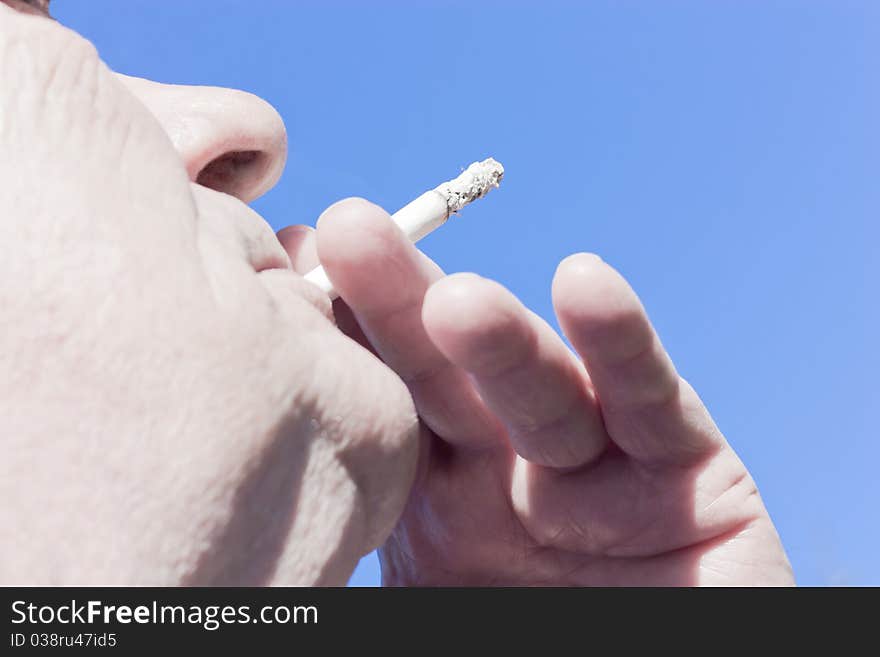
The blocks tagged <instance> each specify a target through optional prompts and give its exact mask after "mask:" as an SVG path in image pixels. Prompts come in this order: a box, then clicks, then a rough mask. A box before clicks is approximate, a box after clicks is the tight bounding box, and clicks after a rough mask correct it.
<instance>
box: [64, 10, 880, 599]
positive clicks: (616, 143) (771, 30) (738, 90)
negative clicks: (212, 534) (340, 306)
mask: <svg viewBox="0 0 880 657" xmlns="http://www.w3.org/2000/svg"><path fill="white" fill-rule="evenodd" d="M53 4H54V5H55V14H56V16H57V17H58V18H59V19H60V20H62V21H63V22H65V23H67V24H68V25H70V26H71V27H73V28H75V29H77V30H78V31H80V32H82V33H83V34H84V35H86V36H87V37H88V38H90V39H91V40H92V41H93V42H94V43H95V44H96V45H97V46H98V49H99V50H100V52H101V53H102V55H103V57H104V58H105V60H106V61H107V62H108V63H109V64H110V65H111V66H112V67H113V68H115V69H117V70H119V71H122V72H125V73H129V74H132V75H139V76H144V77H148V78H152V79H157V80H161V81H167V82H177V83H191V84H213V85H224V86H231V87H239V88H242V89H246V90H248V91H252V92H254V93H256V94H259V95H261V96H263V97H265V98H266V99H268V100H269V101H270V102H272V103H273V104H274V105H275V106H276V107H277V108H278V110H279V111H280V113H281V114H282V116H283V117H284V119H285V120H286V122H287V127H288V131H289V134H290V143H291V155H290V160H289V164H288V167H287V171H286V173H285V175H284V177H283V179H282V180H281V183H280V184H279V186H278V187H277V188H276V189H275V190H274V191H272V192H270V193H269V194H268V195H267V196H266V197H264V198H263V199H261V200H259V201H258V202H257V203H256V204H255V206H256V208H257V209H258V210H259V211H260V212H261V213H263V214H264V216H265V217H267V219H268V220H269V221H270V222H271V223H272V225H273V226H274V227H275V228H280V227H282V226H284V225H287V224H289V223H312V224H313V223H314V221H315V219H316V218H317V216H318V215H319V213H320V212H321V210H322V209H323V208H324V207H326V206H327V205H328V204H330V203H331V202H333V201H335V200H337V199H339V198H341V197H345V196H351V195H359V196H364V197H367V198H369V199H371V200H373V201H375V202H377V203H380V204H381V205H383V206H385V207H386V208H388V209H389V210H392V211H393V210H395V209H397V208H398V207H400V206H401V205H403V204H404V203H405V202H407V201H408V200H410V198H411V197H412V196H413V195H414V194H415V193H417V192H420V191H422V190H423V189H425V188H427V187H429V186H433V185H434V184H436V183H438V182H439V181H441V180H444V179H446V178H448V177H450V175H452V174H455V173H456V172H457V171H458V170H459V168H460V167H462V166H465V165H467V164H468V163H470V162H471V161H473V160H477V159H481V158H483V157H486V156H488V155H492V156H494V157H496V158H497V159H499V160H500V161H501V162H503V163H504V165H505V167H506V169H507V176H506V178H505V182H504V184H503V186H502V188H501V190H499V191H496V192H494V193H493V194H491V195H490V196H489V197H488V198H487V199H485V201H482V202H480V203H479V204H478V205H476V206H474V207H471V208H468V209H467V210H466V211H465V212H464V214H463V215H462V216H461V217H460V218H458V219H456V220H455V221H452V222H450V224H448V226H447V227H445V228H444V229H442V230H440V231H438V232H437V233H435V234H434V235H432V236H430V237H429V238H427V239H426V240H425V241H424V242H422V243H421V244H422V246H423V248H424V250H425V251H426V252H427V253H428V254H430V255H431V256H432V257H433V258H435V259H436V260H437V261H439V262H440V264H441V265H443V266H444V267H445V268H446V269H447V270H448V271H478V272H480V273H481V274H483V275H486V276H489V277H493V278H495V279H497V280H499V281H501V282H502V283H504V284H505V285H506V286H508V287H509V288H511V289H512V290H513V291H514V292H516V293H517V294H518V295H519V296H520V297H521V298H522V299H523V300H524V301H525V302H526V303H527V304H529V305H530V306H531V307H532V308H534V309H535V310H536V311H537V312H539V313H540V314H542V315H543V316H545V317H547V318H549V319H551V320H552V313H551V306H550V299H549V284H550V280H551V277H552V275H553V271H554V269H555V266H556V264H557V262H558V261H559V260H560V259H561V258H563V257H564V256H565V255H567V254H569V253H572V252H575V251H595V252H597V253H599V254H601V255H602V257H603V258H605V259H606V260H607V261H609V262H610V263H612V264H613V265H615V266H616V267H617V268H618V269H620V271H622V272H623V273H624V275H625V276H627V277H628V279H629V280H630V281H631V282H632V284H633V286H634V287H635V288H636V290H637V291H638V292H639V293H640V295H641V297H642V299H643V300H644V302H645V305H646V306H647V308H648V310H649V312H650V314H651V316H652V318H653V320H654V322H655V324H656V326H657V327H658V329H659V331H660V333H661V336H662V337H663V339H664V341H665V343H666V345H667V347H668V349H669V351H670V352H671V354H672V356H673V358H674V360H675V361H676V363H677V365H678V367H679V369H680V371H681V372H682V374H683V375H684V376H685V377H687V378H688V379H689V380H690V381H691V382H692V383H693V384H694V386H695V387H696V388H697V390H698V391H699V392H700V393H701V394H702V396H703V398H704V400H705V401H706V403H707V404H708V406H709V408H710V409H711V410H712V413H713V415H714V417H715V419H716V420H717V422H718V424H719V425H720V426H721V428H722V430H723V431H724V432H725V434H726V435H727V437H728V440H729V441H730V442H731V443H732V444H733V446H734V447H735V448H736V450H737V451H738V452H739V453H740V455H741V456H742V458H743V460H744V461H745V462H746V464H747V465H748V466H749V468H750V469H751V471H752V473H753V475H754V476H755V478H756V480H757V482H758V484H759V487H760V489H761V492H762V494H763V497H764V499H765V501H766V503H767V506H768V507H769V509H770V513H771V515H772V516H773V518H774V520H775V522H776V524H777V527H778V528H779V531H780V533H781V535H782V538H783V542H784V544H785V546H786V548H787V550H788V554H789V556H790V558H791V560H792V562H793V564H794V568H795V572H796V574H797V577H798V580H799V582H800V583H801V584H812V585H825V584H874V585H878V584H880V562H878V556H877V555H878V554H880V522H878V520H880V513H878V509H877V507H878V503H880V477H878V475H877V473H878V462H880V442H878V430H877V424H876V423H877V413H878V410H880V394H878V388H877V386H878V372H880V349H878V346H877V337H878V335H880V294H878V291H880V290H878V288H880V285H878V281H880V265H878V260H880V257H878V256H880V84H878V79H880V78H878V72H880V71H878V69H880V3H878V2H875V1H874V0H864V1H862V2H855V1H849V0H826V1H825V2H819V1H811V0H800V1H791V2H779V1H773V0H751V1H749V0H729V1H722V0H718V1H712V2H707V1H705V0H693V1H691V2H682V1H670V2H661V1H659V0H658V1H656V2H655V1H651V2H647V1H644V2H635V1H631V2H625V1H618V2H610V1H606V2H587V1H586V0H585V1H583V2H571V3H560V2H557V3H554V2H552V1H547V0H544V1H542V2H535V3H516V2H480V1H479V0H472V1H471V2H436V3H427V2H415V1H410V2H402V1H401V2H397V3H384V4H383V3H378V2H366V1H365V2H360V3H353V2H352V3H347V4H346V3H339V2H330V1H325V2H310V3H301V2H296V1H294V0H286V1H285V0H263V1H258V0H248V1H245V0H237V1H236V0H186V1H184V2H171V1H165V2H156V1H155V0H126V1H125V2H119V0H54V1H53ZM378 581H379V573H378V565H377V561H376V559H375V555H370V556H369V557H367V558H366V559H364V561H363V562H362V563H361V565H360V567H359V568H358V570H357V571H356V573H355V575H354V577H353V578H352V584H376V583H378Z"/></svg>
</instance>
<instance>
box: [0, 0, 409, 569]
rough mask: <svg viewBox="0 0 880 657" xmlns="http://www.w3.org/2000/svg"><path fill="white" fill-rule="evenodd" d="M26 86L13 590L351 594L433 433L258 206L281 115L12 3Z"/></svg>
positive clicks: (12, 252) (10, 111)
mask: <svg viewBox="0 0 880 657" xmlns="http://www.w3.org/2000/svg"><path fill="white" fill-rule="evenodd" d="M0 79H2V80H3V87H2V89H0V180H2V181H3V188H2V191H0V236H2V237H0V240H2V243H3V244H5V245H6V249H5V252H4V256H3V258H0V281H2V284H0V322H2V328H0V447H2V453H3V458H2V459H0V500H3V503H2V504H0V526H3V527H4V540H3V558H2V559H0V581H2V582H3V583H4V584H27V585H39V584H42V585H47V584H56V585H58V584H93V585H95V584H112V585H118V584H152V585H177V584H193V585H195V584H235V585H238V584H276V583H286V584H293V583H295V584H336V585H339V584H344V583H345V582H346V581H347V579H348V577H349V575H350V574H351V572H352V570H353V568H354V566H355V564H356V563H357V560H358V559H359V558H360V556H362V555H363V554H364V553H366V552H368V551H369V550H371V549H374V548H375V547H377V546H378V545H379V544H381V543H382V542H383V541H384V539H385V537H386V536H387V535H388V532H389V531H390V530H391V528H392V527H393V525H394V523H395V522H396V520H397V518H398V516H399V513H400V511H401V509H402V508H403V505H404V503H405V500H406V496H407V494H408V492H409V487H410V484H411V481H412V478H413V476H414V472H415V465H416V453H417V449H416V447H417V446H416V441H415V438H416V416H415V412H414V409H413V406H412V401H411V399H410V396H409V394H408V393H407V391H406V389H405V387H404V386H403V384H402V383H401V382H400V381H399V379H398V378H397V377H396V376H395V375H394V374H393V373H392V372H391V371H390V370H388V368H386V367H385V366H384V365H383V364H382V363H381V362H380V361H379V360H378V359H376V358H375V357H374V356H373V355H372V354H370V353H369V352H368V351H367V350H365V349H363V348H362V347H360V346H359V345H357V344H356V343H355V342H353V341H352V340H350V339H348V338H347V337H345V336H344V335H342V333H340V331H338V330H337V329H336V327H335V326H334V325H333V323H332V321H331V318H330V304H329V301H328V300H327V299H326V297H325V296H323V295H321V294H320V293H319V292H318V291H317V290H316V289H315V288H313V287H312V286H311V285H309V284H307V283H306V282H304V281H303V280H302V278H301V277H300V276H298V275H297V274H295V273H294V272H293V271H292V270H291V267H290V261H289V258H288V256H287V254H286V253H285V251H284V250H283V249H282V248H281V246H280V244H279V243H278V241H277V239H276V238H275V236H274V235H273V233H272V231H271V229H270V228H269V226H268V224H266V222H264V221H263V220H262V219H261V218H260V217H259V216H257V215H256V213H254V212H252V211H251V210H249V209H248V208H247V207H246V206H245V205H244V203H242V202H241V200H243V201H249V200H251V199H252V198H254V197H255V196H257V195H259V194H260V193H262V192H263V191H265V190H266V189H267V188H268V187H270V186H271V185H272V184H274V182H275V180H277V177H278V175H280V170H281V167H282V165H283V162H284V156H285V133H284V127H283V124H282V123H281V121H280V119H279V118H278V116H277V114H276V113H275V112H274V110H272V109H271V108H270V107H269V106H268V105H267V104H266V103H264V102H262V101H259V100H258V99H256V98H254V97H252V96H249V95H247V94H243V93H241V92H234V91H231V90H222V89H212V88H205V87H172V86H167V85H159V84H155V83H151V82H147V81H143V80H137V79H134V78H117V77H115V76H114V75H113V74H112V73H110V71H109V70H107V68H106V67H105V66H104V65H103V63H101V61H100V60H99V58H98V56H97V54H96V53H95V51H94V49H93V48H92V46H91V45H90V44H88V43H87V42H86V41H85V40H83V39H82V38H80V37H79V36H78V35H76V34H75V33H73V32H71V31H69V30H67V29H65V28H63V27H61V26H59V25H58V24H56V23H53V22H51V21H49V20H46V19H45V18H39V17H36V16H25V15H23V14H20V13H16V12H15V11H13V10H12V9H10V8H9V7H7V6H5V5H3V4H0ZM148 108H149V110H148ZM208 187H211V188H213V189H209V188H208ZM224 192H227V193H224ZM230 194H231V195H230ZM233 195H234V196H237V197H238V198H239V199H241V200H238V199H236V198H234V197H233ZM293 255H294V257H296V254H295V252H294V253H293Z"/></svg>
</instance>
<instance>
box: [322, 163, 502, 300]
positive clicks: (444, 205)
mask: <svg viewBox="0 0 880 657" xmlns="http://www.w3.org/2000/svg"><path fill="white" fill-rule="evenodd" d="M503 177H504V167H503V166H501V164H500V163H499V162H496V161H495V160H493V159H492V158H491V157H490V158H488V159H485V160H483V161H482V162H474V163H473V164H471V165H470V166H469V167H468V168H467V169H465V170H464V171H463V172H462V173H461V175H460V176H458V177H457V178H455V179H454V180H450V181H448V182H445V183H442V184H440V185H437V187H435V188H434V189H432V190H430V191H428V192H425V193H424V194H422V195H421V196H419V197H418V198H417V199H415V200H414V201H411V202H410V203H408V204H407V205H405V206H404V207H402V208H401V209H400V210H398V211H397V212H395V213H394V214H393V215H391V219H392V220H393V221H394V223H396V224H397V225H398V226H400V228H401V230H403V232H404V233H405V234H406V236H407V237H408V238H409V239H410V240H411V241H412V242H418V241H419V240H420V239H422V238H423V237H425V235H428V234H429V233H431V232H433V231H435V230H437V229H438V228H440V226H442V225H443V224H444V223H446V220H447V219H449V217H450V216H451V215H453V214H455V213H457V212H458V211H459V210H461V209H462V208H463V207H464V206H466V205H467V204H468V203H470V202H471V201H475V200H476V199H478V198H483V197H484V196H485V195H486V194H488V193H489V190H490V189H492V188H493V187H498V185H499V184H500V183H501V179H502V178H503ZM305 278H306V280H308V281H311V282H312V283H314V284H315V285H317V286H318V287H320V288H321V289H322V290H324V291H325V292H326V293H327V294H328V295H329V296H330V298H331V299H335V298H336V297H338V296H339V295H338V294H337V293H336V290H334V289H333V284H332V283H331V282H330V279H329V278H327V274H326V273H325V272H324V268H323V267H321V266H318V267H315V268H314V269H313V270H312V271H310V272H309V273H308V274H306V276H305Z"/></svg>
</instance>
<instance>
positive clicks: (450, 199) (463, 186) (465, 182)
mask: <svg viewBox="0 0 880 657" xmlns="http://www.w3.org/2000/svg"><path fill="white" fill-rule="evenodd" d="M503 177H504V167H503V166H501V163H500V162H498V161H497V160H495V159H493V158H491V157H490V158H486V159H485V160H483V161H482V162H474V163H473V164H471V165H470V166H469V167H468V168H467V169H465V170H464V171H462V173H461V175H459V176H458V177H457V178H455V179H454V180H450V181H448V182H445V183H443V184H441V185H438V186H437V187H436V188H435V189H434V191H436V192H438V193H439V194H441V195H442V196H443V197H444V198H445V199H446V207H447V209H448V211H449V214H452V213H454V212H458V211H459V210H461V209H462V208H463V207H464V206H466V205H467V204H468V203H470V202H471V201H475V200H476V199H478V198H483V197H484V196H485V195H486V194H488V193H489V190H490V189H492V188H494V187H498V185H499V184H500V183H501V179H502V178H503Z"/></svg>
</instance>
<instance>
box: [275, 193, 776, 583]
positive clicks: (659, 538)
mask: <svg viewBox="0 0 880 657" xmlns="http://www.w3.org/2000/svg"><path fill="white" fill-rule="evenodd" d="M296 235H297V236H298V238H297V239H296V240H294V241H293V242H292V243H293V244H295V245H296V246H297V247H302V244H303V243H304V242H308V241H312V242H314V241H315V238H314V237H307V238H305V239H304V238H303V237H302V236H303V233H302V232H301V231H300V232H297V233H296ZM282 241H283V242H284V241H285V240H283V239H282ZM316 243H317V244H316V247H315V245H314V243H312V244H310V245H309V246H307V247H306V248H304V249H303V250H302V251H301V254H305V255H303V256H301V258H304V260H301V262H300V263H299V266H300V267H301V268H302V270H303V271H305V270H307V269H308V268H310V267H311V266H313V265H314V264H315V262H316V260H315V256H314V255H313V254H314V252H315V248H316V251H317V254H319V255H320V260H321V263H322V264H323V266H324V268H325V269H326V271H327V273H328V275H329V277H330V279H331V280H332V282H333V284H334V286H335V288H336V289H337V290H338V291H339V293H340V295H341V297H342V298H343V299H344V300H345V302H346V303H347V304H348V306H350V308H351V311H353V317H349V318H348V320H346V321H343V318H345V317H346V313H347V312H348V311H347V310H346V308H345V307H344V306H343V305H342V304H338V308H337V310H338V312H337V317H338V319H339V321H340V326H343V327H345V328H346V330H348V331H349V332H350V333H351V334H352V335H353V336H355V337H356V338H358V339H360V340H361V341H362V342H364V343H365V344H366V343H369V344H370V345H371V346H372V348H374V349H375V350H376V352H377V353H378V354H379V355H380V357H381V358H382V359H383V360H384V361H385V362H386V363H387V364H388V365H389V366H390V367H392V368H393V369H394V370H395V371H396V372H397V373H398V374H399V375H400V376H401V378H402V379H403V380H404V381H406V382H407V385H408V387H409V390H410V392H411V393H412V395H413V398H414V400H415V403H416V408H417V410H418V413H419V415H420V417H421V420H422V423H423V428H424V435H423V454H422V458H421V462H420V467H419V474H418V477H417V481H416V484H415V486H414V489H413V493H412V495H411V497H410V500H409V504H408V506H407V509H406V511H405V512H404V515H403V517H402V519H401V521H400V523H399V524H398V526H397V528H396V529H395V530H394V532H393V533H392V535H391V538H390V539H389V540H388V542H387V543H386V544H385V545H384V547H383V548H382V550H381V552H380V555H381V563H382V570H383V580H384V582H385V583H386V584H391V585H407V584H410V585H413V584H415V585H438V584H453V585H467V584H503V585H572V586H582V585H605V586H608V585H696V584H703V585H722V584H729V585H738V584H791V583H793V577H792V573H791V569H790V567H789V564H788V561H787V559H786V556H785V553H784V551H783V548H782V546H781V544H780V541H779V538H778V536H777V533H776V531H775V529H774V527H773V524H772V522H771V520H770V518H769V516H768V514H767V511H766V509H765V508H764V505H763V503H762V501H761V499H760V496H759V495H758V492H757V489H756V487H755V483H754V481H753V480H752V478H751V477H750V476H749V474H748V472H747V470H746V468H745V466H744V465H743V463H742V462H741V461H740V459H739V458H738V457H737V456H736V454H735V453H734V452H733V450H732V449H731V447H730V445H729V444H728V443H727V442H726V441H725V439H724V437H723V436H722V435H721V433H720V432H719V430H718V428H717V427H716V426H715V424H714V422H713V421H712V419H711V417H710V416H709V413H708V412H707V410H706V409H705V407H704V406H703V404H702V403H701V401H700V399H699V398H698V396H697V394H696V393H695V392H694V390H693V389H692V388H691V387H690V386H689V385H688V384H687V383H686V382H685V381H684V380H682V379H681V378H680V377H679V376H678V374H677V373H676V370H675V368H674V367H673V365H672V362H671V361H670V359H669V357H668V355H667V354H666V352H665V351H664V349H663V347H662V345H661V343H660V340H659V338H658V337H657V335H656V333H655V332H654V330H653V328H652V326H651V324H650V322H649V320H648V318H647V316H646V314H645V311H644V308H643V307H642V305H641V303H640V302H639V300H638V298H637V297H636V295H635V293H634V292H633V291H632V290H631V289H630V287H629V286H628V285H627V283H626V281H625V280H624V279H623V278H622V277H621V276H620V275H619V274H618V273H617V272H615V271H614V270H613V269H612V268H611V267H610V266H608V265H607V264H605V263H604V262H602V261H601V260H600V259H599V258H597V257H596V256H592V255H587V254H578V255H574V256H571V257H569V258H567V259H565V260H564V261H563V262H562V263H561V264H560V266H559V268H558V270H557V272H556V276H555V278H554V281H553V289H552V296H553V304H554V308H555V310H556V314H557V317H558V319H559V322H560V325H561V326H562V328H563V330H564V332H565V335H566V336H567V338H568V339H569V341H570V342H571V344H572V345H573V346H574V348H575V350H576V352H577V353H576V354H573V353H572V352H571V351H570V350H569V349H568V348H567V347H566V346H565V344H564V343H563V341H562V340H561V339H560V337H559V336H558V335H556V333H555V331H553V330H552V329H551V328H550V327H549V326H548V325H547V324H546V322H544V321H543V320H542V319H540V318H539V317H538V316H536V315H535V314H533V313H532V312H530V311H529V310H528V309H526V308H525V307H524V306H523V305H522V304H521V303H520V302H519V301H518V300H517V299H516V298H515V297H514V296H513V295H512V294H511V293H510V292H508V291H506V290H505V289H504V288H502V287H501V286H500V285H498V284H497V283H494V282H492V281H489V280H486V279H483V278H480V277H478V276H476V275H473V274H455V275H452V276H448V277H444V276H443V274H442V272H441V271H440V269H439V268H438V267H437V266H436V265H435V264H434V263H432V262H430V261H429V260H428V259H427V258H426V257H425V256H424V255H423V254H421V253H420V252H419V251H418V250H417V249H416V248H415V247H414V246H413V245H412V244H411V243H410V242H409V241H408V240H407V239H406V238H405V237H404V235H403V234H402V233H401V232H400V230H398V229H397V227H396V226H395V225H394V224H393V223H392V222H391V221H390V220H389V217H388V215H387V213H385V212H384V211H383V210H381V209H380V208H378V207H376V206H374V205H371V204H368V203H366V202H363V201H346V202H344V203H340V204H338V205H336V206H333V207H332V208H331V209H330V210H328V211H327V212H326V213H325V215H324V216H322V218H321V220H320V221H319V222H318V229H317V239H316ZM309 254H312V255H309ZM295 264H297V263H295Z"/></svg>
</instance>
